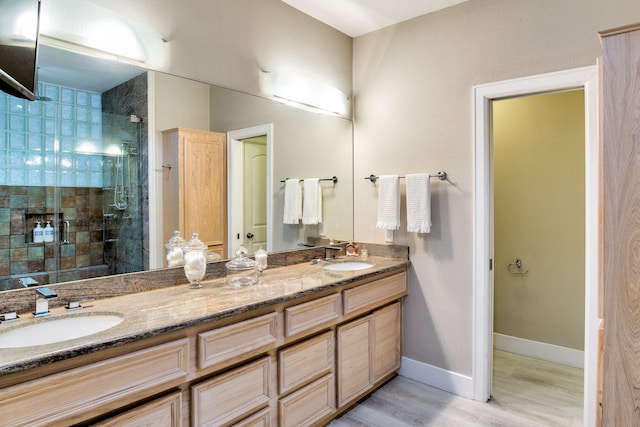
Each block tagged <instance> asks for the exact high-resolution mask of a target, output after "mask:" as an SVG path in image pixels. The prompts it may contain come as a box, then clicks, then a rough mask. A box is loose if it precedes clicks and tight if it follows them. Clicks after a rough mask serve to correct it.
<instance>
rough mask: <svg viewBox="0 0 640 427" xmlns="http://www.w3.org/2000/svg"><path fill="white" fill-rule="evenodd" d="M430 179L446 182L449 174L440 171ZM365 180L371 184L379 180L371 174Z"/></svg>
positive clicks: (430, 176)
mask: <svg viewBox="0 0 640 427" xmlns="http://www.w3.org/2000/svg"><path fill="white" fill-rule="evenodd" d="M398 178H404V176H399V177H398ZM429 178H438V179H439V180H440V181H444V180H446V179H447V173H446V172H445V171H438V172H437V173H434V174H432V175H431V174H430V175H429ZM364 179H368V180H369V181H371V182H376V181H377V180H378V176H376V175H373V174H371V175H369V176H367V177H365V178H364Z"/></svg>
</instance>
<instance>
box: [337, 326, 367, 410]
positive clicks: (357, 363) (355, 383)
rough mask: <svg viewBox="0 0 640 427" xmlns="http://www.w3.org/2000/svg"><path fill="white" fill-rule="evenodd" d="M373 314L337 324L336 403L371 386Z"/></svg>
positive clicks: (343, 402) (344, 400) (339, 403)
mask: <svg viewBox="0 0 640 427" xmlns="http://www.w3.org/2000/svg"><path fill="white" fill-rule="evenodd" d="M371 325H372V316H366V317H363V318H360V319H358V320H354V321H352V322H350V323H348V324H346V325H342V326H339V327H338V334H337V335H338V366H337V369H338V405H339V406H342V405H344V404H346V403H347V402H349V401H350V400H352V399H354V398H356V397H357V396H359V395H361V394H362V393H364V392H365V391H367V390H368V389H369V388H371V387H373V370H372V364H371Z"/></svg>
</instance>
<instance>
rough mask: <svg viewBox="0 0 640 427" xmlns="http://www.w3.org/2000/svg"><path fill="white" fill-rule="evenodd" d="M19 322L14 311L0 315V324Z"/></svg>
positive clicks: (18, 317)
mask: <svg viewBox="0 0 640 427" xmlns="http://www.w3.org/2000/svg"><path fill="white" fill-rule="evenodd" d="M16 320H20V316H18V313H16V312H15V311H12V312H10V313H3V314H0V323H7V322H14V321H16Z"/></svg>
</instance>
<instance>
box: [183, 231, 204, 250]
mask: <svg viewBox="0 0 640 427" xmlns="http://www.w3.org/2000/svg"><path fill="white" fill-rule="evenodd" d="M206 249H207V245H205V244H204V243H202V240H200V239H198V233H193V234H192V235H191V239H189V241H188V242H187V244H186V245H184V248H183V250H185V251H196V250H199V251H202V250H206Z"/></svg>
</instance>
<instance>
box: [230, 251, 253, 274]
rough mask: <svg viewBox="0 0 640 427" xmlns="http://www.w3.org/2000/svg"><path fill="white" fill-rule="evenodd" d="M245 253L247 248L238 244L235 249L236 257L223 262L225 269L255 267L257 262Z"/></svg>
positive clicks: (240, 269) (234, 269)
mask: <svg viewBox="0 0 640 427" xmlns="http://www.w3.org/2000/svg"><path fill="white" fill-rule="evenodd" d="M247 254H248V252H247V250H246V249H245V248H244V247H243V246H240V247H239V248H238V250H237V251H236V257H235V258H234V259H232V260H231V261H229V262H228V263H226V264H225V267H227V270H231V271H243V270H250V269H255V268H256V267H257V266H258V264H257V263H256V262H255V261H254V260H252V259H251V258H249V257H247Z"/></svg>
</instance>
